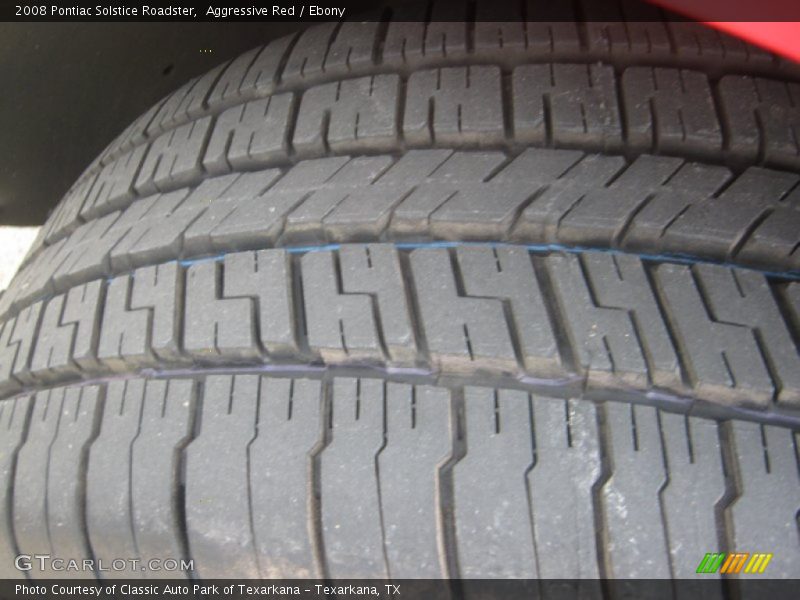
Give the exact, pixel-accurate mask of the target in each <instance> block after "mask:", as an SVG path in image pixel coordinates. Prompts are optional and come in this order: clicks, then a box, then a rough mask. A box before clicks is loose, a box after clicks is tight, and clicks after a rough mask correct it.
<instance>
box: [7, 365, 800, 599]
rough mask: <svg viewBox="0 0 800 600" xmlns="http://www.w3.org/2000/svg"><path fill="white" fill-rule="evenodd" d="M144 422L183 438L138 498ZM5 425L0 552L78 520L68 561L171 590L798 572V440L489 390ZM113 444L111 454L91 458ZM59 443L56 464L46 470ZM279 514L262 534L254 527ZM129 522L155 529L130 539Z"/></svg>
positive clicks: (283, 385) (143, 385)
mask: <svg viewBox="0 0 800 600" xmlns="http://www.w3.org/2000/svg"><path fill="white" fill-rule="evenodd" d="M79 403H80V404H79ZM151 405H152V406H151ZM259 407H260V408H259ZM75 408H78V412H77V413H76V412H74V409H75ZM152 409H155V411H154V410H152ZM28 410H30V415H31V416H30V418H27V414H28ZM153 412H158V413H159V414H164V417H160V418H161V419H164V418H166V419H176V418H177V419H178V420H179V421H183V422H186V420H187V417H188V420H190V421H191V420H194V419H197V426H196V427H194V428H192V430H191V431H184V433H183V434H182V435H173V436H172V437H171V438H169V439H168V440H167V439H164V440H163V441H162V443H161V448H160V450H161V451H167V454H172V455H174V456H175V460H176V467H177V468H169V469H164V470H156V471H154V472H153V473H152V475H151V480H150V483H151V484H152V485H153V486H154V488H155V489H154V495H153V496H151V497H149V498H148V497H145V496H143V495H140V494H137V493H136V488H135V487H134V488H131V487H127V484H126V476H127V475H128V474H130V469H133V473H134V475H135V474H136V473H137V472H138V469H139V467H138V466H137V465H138V464H140V463H141V461H142V460H144V459H145V458H146V457H145V456H143V455H142V454H141V453H140V451H139V447H140V446H142V445H143V442H145V437H144V432H145V431H146V430H149V431H151V432H153V431H155V430H154V429H153V425H154V423H155V421H153V420H152V416H155V415H153ZM147 414H150V417H148V416H146V415H147ZM92 415H94V416H92ZM140 415H143V418H142V420H141V422H140V421H139V416H140ZM156 420H158V418H157V419H156ZM9 422H10V423H12V428H13V430H14V431H15V432H16V433H15V437H14V438H12V439H13V441H12V442H11V443H12V444H13V445H14V447H15V448H16V449H17V451H16V453H15V454H14V455H12V457H11V459H10V461H9V462H10V464H11V466H12V467H15V469H13V470H12V472H11V474H10V477H12V478H13V480H14V484H15V485H14V486H13V488H12V494H13V498H12V502H6V503H4V504H2V505H0V516H2V517H3V519H2V522H3V523H4V527H7V528H8V531H9V533H10V535H9V536H4V537H3V540H4V543H6V544H8V543H15V544H16V545H17V546H18V547H19V550H20V551H21V552H25V553H28V552H32V551H34V550H45V549H48V548H52V550H53V551H54V552H55V551H58V549H59V548H60V547H61V546H60V544H61V543H63V542H60V541H59V539H60V538H59V535H58V534H57V531H58V525H59V523H60V521H59V519H62V518H63V516H64V515H63V512H62V511H63V510H65V509H66V508H70V510H79V511H83V510H84V508H83V503H84V502H85V503H86V509H85V510H86V515H87V519H88V525H89V526H88V527H78V528H77V529H76V531H75V532H74V535H73V536H72V537H71V540H72V542H71V543H72V544H73V545H74V546H75V547H76V548H87V549H88V548H91V551H92V552H93V556H96V557H105V556H108V549H109V548H112V549H114V550H118V549H119V548H122V547H125V548H126V552H128V553H129V554H128V556H129V557H130V558H136V559H139V560H140V561H141V564H148V561H150V560H151V559H153V558H162V557H163V556H164V554H163V553H164V552H165V551H166V550H167V549H169V551H170V552H176V554H174V555H172V556H173V557H174V558H180V559H183V560H193V561H194V570H193V572H192V573H179V574H184V575H193V576H199V577H204V578H213V577H217V576H219V575H220V574H221V573H223V574H226V575H230V574H231V573H232V572H234V571H235V572H236V573H237V576H241V577H281V576H282V577H296V576H302V577H334V578H335V577H339V576H347V577H353V578H360V577H371V576H378V577H386V576H387V575H391V576H392V577H403V576H406V575H413V574H416V575H420V573H419V572H417V571H415V569H416V566H417V565H420V568H422V569H423V571H424V573H425V574H426V576H428V577H432V578H436V577H442V576H451V577H469V578H480V577H487V576H490V577H498V576H502V577H535V576H542V577H548V578H552V577H559V578H570V579H572V578H596V577H598V576H606V577H615V578H618V579H627V578H637V577H642V576H644V575H646V576H648V577H654V576H657V577H670V576H675V577H681V578H687V577H690V576H692V575H693V574H694V573H693V571H694V569H695V568H696V565H697V564H698V563H699V561H700V560H701V559H702V557H703V556H704V554H705V553H706V552H713V551H717V550H719V549H721V548H722V549H724V548H726V547H729V546H730V547H736V548H742V549H744V548H745V546H746V547H747V548H748V549H749V548H753V549H754V550H755V549H756V548H758V549H760V548H765V549H769V550H770V551H771V552H773V553H774V557H773V558H772V561H771V563H770V565H769V569H768V571H767V572H768V573H770V574H773V575H774V576H781V577H797V576H798V565H800V561H798V552H799V549H798V545H797V539H796V535H797V531H796V522H795V514H796V511H797V510H798V508H800V477H799V476H798V469H797V467H798V455H797V453H796V449H795V445H794V442H793V439H792V437H793V435H794V436H796V433H795V434H793V433H792V431H791V430H788V429H785V428H782V427H776V426H760V425H758V424H754V423H744V422H736V423H731V422H720V421H715V420H710V419H704V418H699V417H687V416H685V415H678V414H675V413H672V412H667V411H664V410H659V409H656V408H654V407H649V406H635V405H630V404H628V403H626V402H619V401H613V400H612V401H608V402H601V403H595V402H592V401H589V400H585V399H580V398H579V397H574V398H568V399H565V398H553V397H548V396H545V395H541V394H536V393H533V394H531V393H528V392H524V391H521V390H511V389H504V388H499V389H498V388H487V387H480V386H465V387H443V386H439V385H435V384H433V385H432V384H424V383H413V382H401V381H388V382H387V381H385V380H384V379H380V378H378V379H376V378H364V377H352V376H330V375H324V376H323V377H322V378H321V379H320V378H319V377H318V376H316V375H312V376H311V377H306V376H303V375H299V374H297V375H295V376H291V377H289V376H273V375H268V376H264V375H259V374H238V375H230V374H228V375H224V374H215V375H207V376H205V375H197V376H194V377H193V378H186V377H171V378H168V379H152V378H138V377H134V378H130V379H127V380H125V381H124V382H120V381H112V382H108V383H94V384H87V385H83V386H79V387H75V386H68V387H66V388H55V389H54V390H52V391H46V392H37V393H35V394H31V395H30V396H27V397H25V398H24V399H23V400H21V401H19V403H18V404H17V406H15V412H14V415H12V417H11V421H8V420H7V417H5V416H4V421H3V426H4V427H6V426H7V425H8V423H9ZM126 423H127V424H126ZM93 428H94V429H93ZM123 430H124V431H126V432H128V433H127V434H126V436H125V439H126V441H127V442H128V443H124V444H116V445H110V444H108V442H107V440H108V439H109V437H111V436H114V435H116V434H118V433H121V432H122V431H123ZM137 430H138V431H139V434H138V435H137V434H136V433H135V431H137ZM92 431H94V432H95V437H92V434H90V432H92ZM293 433H297V434H299V435H300V436H301V437H302V444H301V445H302V448H303V451H301V452H295V453H294V454H292V455H291V456H290V455H289V454H288V453H287V452H286V450H287V446H288V444H286V443H284V444H281V443H280V442H281V440H282V438H281V436H284V437H283V441H284V442H286V439H285V436H287V435H293ZM151 434H152V433H151ZM273 434H277V435H278V437H277V438H274V437H273ZM223 437H224V438H225V439H226V441H225V440H223V439H222V438H223ZM131 439H134V441H133V457H132V454H131V452H132V450H131V443H130V441H131ZM67 440H70V441H71V442H74V444H73V446H72V451H68V452H56V450H57V449H59V448H60V447H61V444H64V443H65V442H67ZM762 440H767V444H768V447H767V448H766V449H765V447H764V446H763V444H762ZM78 442H80V444H78ZM418 442H420V443H418ZM787 442H788V443H787ZM223 443H224V446H221V445H220V444H223ZM222 447H225V448H226V449H228V450H226V451H225V452H223V453H221V452H220V448H222ZM66 448H67V446H66V445H65V446H64V447H63V449H66ZM212 452H213V453H214V455H215V459H213V460H212V458H211V454H210V453H212ZM767 452H768V453H767ZM281 457H284V458H286V460H282V459H281ZM723 462H724V463H725V466H723ZM115 463H116V464H117V465H119V466H120V469H119V472H118V473H117V474H116V476H114V477H109V474H110V473H109V467H111V466H112V465H114V464H115ZM201 465H202V468H201ZM563 466H566V468H562V467H563ZM260 467H266V468H260ZM27 473H30V474H32V475H36V477H29V476H28V475H27ZM47 473H49V474H50V475H49V477H47V476H46V474H47ZM770 478H775V484H773V483H770V482H769V481H768V480H770ZM98 481H107V482H108V486H107V487H103V486H100V485H96V484H94V483H93V482H98ZM276 481H285V482H286V484H287V485H285V486H283V485H282V486H275V485H274V483H275V482H276ZM134 482H136V480H135V479H134ZM134 485H135V483H134ZM775 485H778V486H779V488H780V493H779V497H778V498H775V501H774V502H772V501H769V505H770V509H769V510H766V511H765V510H763V508H764V505H765V503H767V502H768V501H767V500H766V499H765V497H764V494H770V493H774V491H775V490H777V489H778V488H776V487H775ZM77 489H82V490H83V489H85V495H82V494H79V495H77V496H73V495H72V490H77ZM158 490H163V493H162V492H160V491H158ZM183 490H185V493H184V491H183ZM487 490H491V493H488V494H487V493H486V491H487ZM34 492H36V493H35V494H34ZM35 498H38V499H39V502H38V504H37V503H36V502H32V500H33V499H35ZM111 498H117V500H116V502H117V503H118V505H119V507H120V510H114V506H111V505H109V504H107V502H108V501H109V500H110V499H111ZM68 499H69V502H66V501H67V500H68ZM261 500H265V501H266V502H265V503H263V504H262V503H261ZM723 500H724V502H723ZM65 502H66V503H65ZM75 502H77V504H75ZM276 502H279V503H281V504H285V506H282V508H281V510H280V514H281V518H280V519H275V518H271V516H272V515H273V514H274V513H273V510H274V509H275V508H276V504H275V503H276ZM687 503H688V504H687ZM115 506H116V504H115ZM9 511H11V512H9ZM142 511H145V512H149V511H158V512H161V513H164V514H167V513H171V512H172V511H174V516H173V518H172V519H169V520H167V521H163V522H162V521H160V520H158V519H150V520H146V521H143V520H135V521H131V514H130V513H131V512H132V513H133V514H134V515H135V514H141V513H142ZM134 522H135V524H136V526H135V528H134V529H131V525H132V523H134ZM423 522H424V523H423ZM166 523H169V525H170V527H169V528H165V527H164V525H165V524H166ZM48 532H49V536H48ZM289 533H291V537H287V534H289ZM132 534H133V537H131V536H132ZM156 538H160V539H161V540H162V545H158V544H153V543H152V541H153V540H154V539H156ZM146 540H150V542H146ZM143 541H144V542H145V543H141V542H143ZM273 541H274V542H275V543H271V542H273ZM137 542H138V543H137ZM109 543H111V546H109V545H108V544H109ZM126 544H130V545H129V546H126ZM233 548H236V550H235V551H234V552H232V553H231V552H229V551H230V550H232V549H233ZM416 550H419V551H420V552H421V554H420V555H419V556H417V555H416V553H415V551H416ZM223 557H226V558H225V559H223ZM558 557H564V561H563V562H562V561H560V560H559V559H558ZM221 561H222V562H221ZM5 566H6V565H3V567H4V569H5ZM4 572H7V570H6V571H4ZM120 574H121V575H124V576H127V577H130V576H136V575H144V576H148V577H153V576H159V575H160V573H159V572H144V573H141V572H140V573H138V574H137V573H126V572H120V573H115V574H114V575H120ZM31 575H33V576H34V577H36V578H39V577H47V576H49V574H48V573H42V572H38V571H34V572H32V573H31ZM108 576H110V575H108ZM706 577H707V576H706ZM710 577H711V578H713V576H710ZM742 577H745V575H742ZM595 584H597V581H595ZM719 585H720V589H719V590H717V591H718V592H719V594H720V597H721V594H722V587H721V586H722V580H719ZM728 585H736V582H735V581H734V582H732V583H731V582H728ZM712 592H714V590H713V589H712V586H709V587H708V590H707V593H712Z"/></svg>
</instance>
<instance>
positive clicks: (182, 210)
mask: <svg viewBox="0 0 800 600" xmlns="http://www.w3.org/2000/svg"><path fill="white" fill-rule="evenodd" d="M202 191H203V187H202V186H201V187H199V188H197V190H195V191H194V193H192V194H190V195H188V196H187V195H186V191H185V190H177V191H175V192H171V193H169V194H164V195H162V196H160V197H158V198H157V199H156V201H155V202H153V204H152V205H151V206H150V207H149V209H148V210H147V212H146V213H144V214H143V215H142V217H141V219H140V220H139V221H138V222H137V223H135V224H133V225H132V226H131V228H130V230H129V231H128V232H127V233H126V235H125V237H124V238H123V239H122V240H121V241H120V242H119V243H118V244H116V245H115V246H114V248H113V249H112V250H111V251H110V252H109V257H110V259H111V266H112V268H113V269H119V270H121V269H131V268H133V267H138V266H141V265H146V264H148V263H149V264H152V263H153V262H157V261H167V260H172V259H174V258H175V257H176V256H179V255H180V252H181V243H182V239H183V232H184V231H185V230H186V228H187V227H189V225H191V223H192V222H193V221H194V220H195V219H196V218H197V217H198V216H199V215H200V214H202V212H203V211H204V210H205V208H206V206H207V204H208V202H209V200H208V199H205V198H203V197H202ZM198 197H199V198H200V199H198ZM124 216H126V217H127V216H128V215H127V214H126V215H124Z"/></svg>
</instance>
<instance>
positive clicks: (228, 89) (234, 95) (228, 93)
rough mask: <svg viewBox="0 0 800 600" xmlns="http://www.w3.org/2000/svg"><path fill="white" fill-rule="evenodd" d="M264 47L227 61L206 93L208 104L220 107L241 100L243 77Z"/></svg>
mask: <svg viewBox="0 0 800 600" xmlns="http://www.w3.org/2000/svg"><path fill="white" fill-rule="evenodd" d="M264 49H265V47H264V46H261V47H258V48H253V49H252V50H249V51H247V52H245V53H244V54H240V55H239V56H237V57H236V58H234V59H233V60H232V61H231V62H229V63H228V66H227V67H226V68H225V70H224V71H223V72H222V74H221V75H220V77H219V79H218V80H217V81H216V83H215V84H214V87H213V88H212V89H211V91H210V92H209V94H208V99H207V102H208V106H213V107H214V108H216V109H221V108H224V107H226V106H230V105H231V104H234V103H236V102H240V101H241V100H242V97H243V95H244V93H245V90H243V89H242V83H243V81H244V78H245V76H246V75H247V72H248V70H249V69H250V68H251V67H252V65H253V63H254V62H255V61H256V60H257V59H258V57H259V55H260V54H261V53H262V52H263V51H264Z"/></svg>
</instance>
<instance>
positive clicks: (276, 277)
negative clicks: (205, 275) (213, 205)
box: [224, 249, 297, 356]
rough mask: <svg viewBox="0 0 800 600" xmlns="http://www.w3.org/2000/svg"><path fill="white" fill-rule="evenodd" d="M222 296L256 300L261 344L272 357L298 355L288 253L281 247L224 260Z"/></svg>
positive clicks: (233, 255) (239, 253)
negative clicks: (223, 288) (223, 293)
mask: <svg viewBox="0 0 800 600" xmlns="http://www.w3.org/2000/svg"><path fill="white" fill-rule="evenodd" d="M224 269H225V295H226V296H228V297H236V298H244V297H250V298H252V299H253V302H254V303H255V314H256V322H257V323H258V338H259V342H260V345H261V347H263V348H264V349H265V350H266V351H267V352H269V353H270V354H271V355H273V356H278V355H289V356H290V355H293V354H295V355H296V354H297V341H296V340H295V331H294V330H295V323H294V321H295V315H294V311H295V307H294V303H293V299H292V291H291V280H290V266H289V254H288V253H287V252H286V251H285V250H283V249H272V250H259V251H258V252H237V253H235V254H229V255H227V256H226V257H225V260H224Z"/></svg>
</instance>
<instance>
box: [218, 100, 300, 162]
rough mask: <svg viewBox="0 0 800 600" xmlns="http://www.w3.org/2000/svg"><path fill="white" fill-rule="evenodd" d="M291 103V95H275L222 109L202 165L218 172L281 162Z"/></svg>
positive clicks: (284, 153)
mask: <svg viewBox="0 0 800 600" xmlns="http://www.w3.org/2000/svg"><path fill="white" fill-rule="evenodd" d="M292 102H293V95H292V94H278V95H277V96H268V97H267V98H260V99H258V100H251V101H250V102H247V103H245V104H242V105H239V106H234V107H232V108H229V109H228V110H226V111H225V112H223V113H222V114H221V115H220V116H219V117H218V118H217V120H216V122H215V123H214V130H213V132H212V134H211V138H210V140H209V142H208V148H206V152H205V156H204V157H203V166H204V167H205V168H206V169H207V170H208V172H209V173H214V174H218V173H227V172H229V171H230V170H232V169H247V168H252V167H258V166H267V165H270V164H275V163H279V162H283V161H284V160H285V159H286V156H287V154H288V152H289V140H288V132H289V124H290V120H289V115H290V111H291V108H292Z"/></svg>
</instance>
